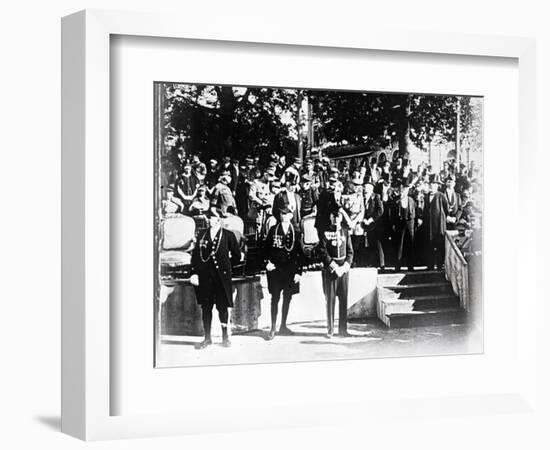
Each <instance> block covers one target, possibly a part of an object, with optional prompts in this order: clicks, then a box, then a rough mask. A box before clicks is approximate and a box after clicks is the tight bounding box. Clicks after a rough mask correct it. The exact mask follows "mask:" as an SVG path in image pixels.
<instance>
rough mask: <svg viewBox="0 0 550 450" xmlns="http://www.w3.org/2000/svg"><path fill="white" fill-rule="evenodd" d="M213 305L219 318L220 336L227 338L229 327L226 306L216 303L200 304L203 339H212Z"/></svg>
mask: <svg viewBox="0 0 550 450" xmlns="http://www.w3.org/2000/svg"><path fill="white" fill-rule="evenodd" d="M214 305H216V309H217V310H218V317H219V318H220V323H221V324H222V335H223V338H224V339H225V338H227V336H228V331H227V328H228V326H229V324H228V322H229V311H228V308H227V306H224V305H223V306H222V305H220V304H218V303H216V302H213V301H212V302H203V303H202V304H201V309H202V326H203V328H204V338H205V339H212V310H213V309H214Z"/></svg>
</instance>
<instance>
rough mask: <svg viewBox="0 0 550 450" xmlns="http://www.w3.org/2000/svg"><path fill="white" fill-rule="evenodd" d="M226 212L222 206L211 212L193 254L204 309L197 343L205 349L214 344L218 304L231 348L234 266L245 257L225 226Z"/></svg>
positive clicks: (197, 289)
mask: <svg viewBox="0 0 550 450" xmlns="http://www.w3.org/2000/svg"><path fill="white" fill-rule="evenodd" d="M222 214H223V212H222V211H221V209H219V208H210V210H209V211H208V216H209V219H208V228H207V229H206V230H205V232H204V233H203V234H202V235H201V237H200V238H199V240H198V242H197V245H196V246H195V248H194V250H193V254H192V255H191V273H192V275H191V279H190V281H191V284H192V285H193V286H195V294H196V296H197V303H198V304H199V305H201V308H202V322H203V326H204V340H203V341H202V342H201V343H200V344H199V345H198V346H197V348H198V349H203V348H206V347H208V346H209V345H210V344H212V337H211V332H210V331H211V326H212V310H213V308H214V305H216V309H217V310H218V314H219V317H220V323H221V325H222V335H223V342H222V345H223V346H224V347H229V346H230V345H231V342H230V340H229V332H228V326H229V324H228V321H229V312H228V308H232V307H233V295H232V293H233V288H232V284H231V270H232V266H235V265H236V264H238V263H239V262H240V260H241V252H240V249H239V244H238V243H237V238H236V237H235V235H234V234H233V233H232V232H231V231H229V230H226V229H224V228H222V227H221V217H222Z"/></svg>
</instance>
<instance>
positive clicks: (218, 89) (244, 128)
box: [165, 84, 297, 157]
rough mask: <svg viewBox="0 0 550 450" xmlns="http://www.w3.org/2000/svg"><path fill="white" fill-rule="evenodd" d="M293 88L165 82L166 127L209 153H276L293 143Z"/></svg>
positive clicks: (193, 148)
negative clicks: (172, 83)
mask: <svg viewBox="0 0 550 450" xmlns="http://www.w3.org/2000/svg"><path fill="white" fill-rule="evenodd" d="M296 98H297V92H296V91H295V90H290V89H275V88H255V87H249V88H240V87H231V86H216V85H183V84H175V85H167V88H166V108H165V111H166V119H167V120H166V123H167V131H168V133H169V134H171V135H173V136H179V137H180V138H182V139H183V140H184V142H185V147H186V150H187V151H189V152H191V153H201V154H203V155H206V156H207V157H210V156H215V157H219V156H222V155H224V156H225V155H226V156H234V155H238V156H242V155H243V154H245V155H254V154H257V153H258V152H260V151H262V150H264V149H269V150H270V151H271V150H274V151H277V152H279V153H288V152H291V151H293V150H294V149H295V148H296V146H297V143H296V137H295V136H293V134H295V131H294V121H293V119H292V117H293V116H294V115H295V114H296V111H297V104H296Z"/></svg>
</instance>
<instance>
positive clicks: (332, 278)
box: [321, 269, 349, 334]
mask: <svg viewBox="0 0 550 450" xmlns="http://www.w3.org/2000/svg"><path fill="white" fill-rule="evenodd" d="M321 275H322V278H323V291H324V293H325V300H326V306H327V328H328V333H329V334H332V333H333V332H334V309H335V304H336V297H338V332H339V333H340V334H345V333H346V332H347V325H348V285H349V272H348V273H345V274H344V275H342V276H341V277H339V278H338V277H336V275H334V274H332V273H330V271H329V270H327V269H323V271H322V272H321Z"/></svg>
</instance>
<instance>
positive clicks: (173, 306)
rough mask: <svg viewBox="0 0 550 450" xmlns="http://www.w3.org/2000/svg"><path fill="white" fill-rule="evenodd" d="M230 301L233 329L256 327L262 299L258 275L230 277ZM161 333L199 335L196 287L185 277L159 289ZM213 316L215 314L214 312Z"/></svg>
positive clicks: (200, 334) (199, 325) (200, 325)
mask: <svg viewBox="0 0 550 450" xmlns="http://www.w3.org/2000/svg"><path fill="white" fill-rule="evenodd" d="M233 292H234V293H233V295H234V297H233V302H234V305H235V307H234V308H232V310H231V313H230V318H231V328H232V331H233V332H243V331H251V330H255V329H257V328H258V318H259V317H260V314H261V300H262V298H263V293H262V288H261V284H260V277H259V276H252V277H243V278H237V279H234V280H233ZM160 308H161V313H160V323H161V327H160V330H161V331H160V333H161V335H180V336H183V335H185V336H202V335H203V334H204V330H203V327H202V311H201V307H200V306H199V305H198V304H197V299H196V296H195V289H194V287H193V286H192V285H191V284H190V283H189V281H188V280H182V281H179V282H176V283H166V284H162V285H161V289H160ZM214 317H217V314H216V311H214Z"/></svg>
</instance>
